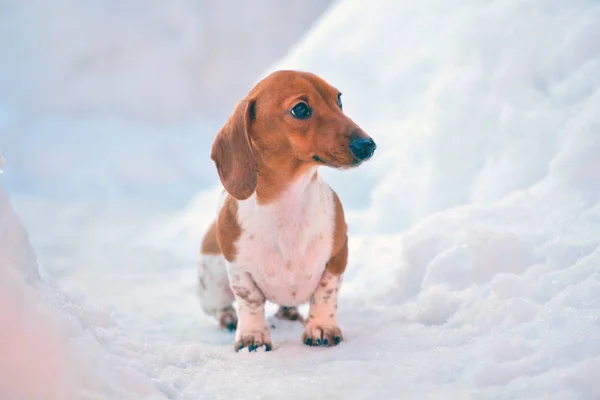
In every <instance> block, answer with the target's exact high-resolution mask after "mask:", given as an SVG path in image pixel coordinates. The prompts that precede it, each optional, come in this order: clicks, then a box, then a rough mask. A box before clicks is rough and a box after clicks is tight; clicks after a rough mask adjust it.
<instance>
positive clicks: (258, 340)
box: [228, 264, 273, 351]
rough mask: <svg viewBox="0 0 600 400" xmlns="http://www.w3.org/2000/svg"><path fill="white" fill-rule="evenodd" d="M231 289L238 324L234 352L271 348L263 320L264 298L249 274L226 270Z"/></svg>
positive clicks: (234, 267) (232, 269)
mask: <svg viewBox="0 0 600 400" xmlns="http://www.w3.org/2000/svg"><path fill="white" fill-rule="evenodd" d="M228 271H229V277H230V280H231V288H232V289H233V293H234V295H235V299H236V302H237V315H238V324H237V330H236V332H235V343H234V348H235V351H240V350H242V349H243V348H248V351H255V350H256V349H258V348H259V347H262V346H264V347H265V350H266V351H269V350H271V349H272V348H273V345H272V343H271V336H270V333H269V329H268V328H267V324H266V320H265V296H264V295H263V294H262V292H261V291H260V290H259V289H258V287H256V284H255V283H254V281H253V280H252V277H251V276H250V274H249V273H247V272H245V271H243V270H241V269H239V268H237V267H236V266H235V265H231V264H230V266H229V268H228Z"/></svg>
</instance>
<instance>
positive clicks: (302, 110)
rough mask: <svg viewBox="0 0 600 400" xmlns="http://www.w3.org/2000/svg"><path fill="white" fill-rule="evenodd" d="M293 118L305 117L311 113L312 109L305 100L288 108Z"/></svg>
mask: <svg viewBox="0 0 600 400" xmlns="http://www.w3.org/2000/svg"><path fill="white" fill-rule="evenodd" d="M290 113H291V114H292V116H293V117H294V118H298V119H307V118H309V117H310V116H311V115H312V110H311V109H310V107H309V106H308V104H306V103H305V102H303V101H301V102H300V103H298V104H296V105H295V106H294V107H292V109H291V110H290Z"/></svg>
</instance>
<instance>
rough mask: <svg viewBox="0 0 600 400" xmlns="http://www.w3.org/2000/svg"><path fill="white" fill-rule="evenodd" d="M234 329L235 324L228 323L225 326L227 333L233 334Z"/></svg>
mask: <svg viewBox="0 0 600 400" xmlns="http://www.w3.org/2000/svg"><path fill="white" fill-rule="evenodd" d="M235 329H236V326H235V324H234V323H233V322H230V323H228V324H227V330H228V331H229V332H233V331H235Z"/></svg>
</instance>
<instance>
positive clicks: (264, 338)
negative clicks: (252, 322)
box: [233, 328, 273, 352]
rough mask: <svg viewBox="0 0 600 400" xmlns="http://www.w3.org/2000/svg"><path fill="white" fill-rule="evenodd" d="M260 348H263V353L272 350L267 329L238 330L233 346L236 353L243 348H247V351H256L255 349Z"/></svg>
mask: <svg viewBox="0 0 600 400" xmlns="http://www.w3.org/2000/svg"><path fill="white" fill-rule="evenodd" d="M262 346H264V347H265V351H270V350H271V349H272V348H273V344H272V343H271V335H270V334H269V331H268V329H266V328H265V329H262V330H249V331H240V330H239V328H238V332H237V335H236V339H235V343H234V345H233V347H234V348H235V351H236V352H237V351H240V350H242V349H243V348H247V349H248V351H256V349H258V348H259V347H262Z"/></svg>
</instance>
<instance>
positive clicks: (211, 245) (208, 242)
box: [200, 221, 221, 255]
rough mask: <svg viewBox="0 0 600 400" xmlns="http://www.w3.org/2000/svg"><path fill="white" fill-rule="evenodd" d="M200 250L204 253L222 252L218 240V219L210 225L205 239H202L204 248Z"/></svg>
mask: <svg viewBox="0 0 600 400" xmlns="http://www.w3.org/2000/svg"><path fill="white" fill-rule="evenodd" d="M200 251H201V252H202V254H212V255H218V254H221V248H220V247H219V243H218V242H217V221H214V222H213V223H212V224H211V225H210V228H208V231H207V232H206V235H204V239H203V240H202V248H201V250H200Z"/></svg>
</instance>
